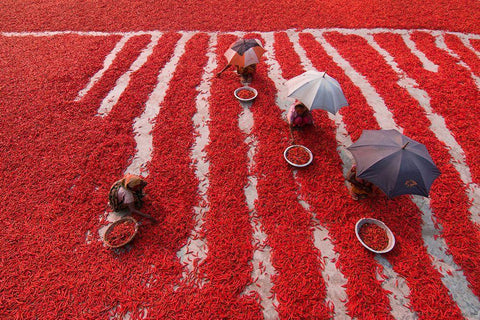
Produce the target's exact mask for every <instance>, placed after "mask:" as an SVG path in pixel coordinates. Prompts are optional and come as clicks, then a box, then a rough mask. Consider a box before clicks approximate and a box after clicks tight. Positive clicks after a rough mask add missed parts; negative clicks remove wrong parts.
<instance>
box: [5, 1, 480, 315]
mask: <svg viewBox="0 0 480 320" xmlns="http://www.w3.org/2000/svg"><path fill="white" fill-rule="evenodd" d="M242 6H245V4H242V5H240V4H239V3H233V2H231V3H228V2H227V3H225V2H224V1H222V2H220V1H186V2H180V1H178V2H177V1H162V2H161V4H159V1H53V0H50V1H42V2H35V3H28V2H26V1H18V0H17V1H13V0H6V1H3V2H2V4H0V32H1V33H0V70H1V72H0V110H1V111H0V112H1V118H0V123H1V126H0V128H1V130H0V150H1V160H0V166H1V170H2V174H1V175H0V195H1V198H0V199H1V203H2V207H1V209H0V222H1V225H2V228H1V229H0V230H1V231H0V247H1V250H0V269H1V270H2V272H1V275H0V277H1V279H0V318H6V319H35V318H38V319H99V318H100V319H108V318H124V317H130V318H132V319H136V318H142V319H145V318H151V319H159V318H176V319H214V318H240V319H255V318H266V319H276V318H282V319H290V318H303V319H313V318H318V319H329V318H335V319H349V318H355V319H385V318H389V319H390V318H391V319H465V318H467V319H478V318H479V317H480V303H479V296H480V271H479V268H478V265H480V249H479V247H480V246H479V240H480V230H479V223H480V213H479V212H480V191H479V187H478V183H479V182H480V167H479V166H478V159H479V157H478V154H480V144H479V141H480V139H479V136H480V134H479V125H478V123H479V122H478V116H479V115H480V104H479V88H480V78H479V77H480V61H479V57H480V31H479V29H478V26H479V15H480V10H479V9H480V8H479V3H478V1H443V3H439V1H413V2H412V1H408V2H407V1H397V2H395V1H392V2H389V3H384V2H381V1H369V2H368V4H365V2H363V1H354V0H351V1H347V2H345V1H329V2H328V3H324V2H320V1H314V2H311V1H309V2H306V1H294V2H283V1H282V2H277V1H271V2H267V1H250V2H248V6H249V7H248V8H243V7H242ZM239 37H255V38H258V39H260V40H261V41H262V43H263V44H264V46H265V48H266V50H267V52H266V54H265V55H264V57H263V60H262V62H261V63H260V64H259V66H258V69H257V74H256V75H255V78H254V80H253V82H252V84H251V86H252V87H254V88H256V89H257V90H258V92H259V95H258V97H257V99H256V100H255V101H254V102H253V103H252V104H251V105H242V104H240V103H239V102H238V101H237V100H236V99H235V97H234V96H233V91H234V90H235V89H236V88H237V87H239V85H240V83H239V81H238V77H237V76H236V75H235V74H234V73H233V72H232V71H227V72H225V73H224V74H223V75H222V77H221V78H215V77H213V75H214V74H215V73H216V72H217V71H219V70H220V69H221V68H223V66H224V64H225V59H224V57H223V53H224V52H225V50H226V49H227V48H228V46H229V45H230V44H231V43H232V42H233V41H235V39H237V38H239ZM310 69H313V70H315V69H316V70H320V71H327V72H328V73H329V74H330V75H331V76H333V77H335V78H336V79H337V80H338V81H339V82H340V83H341V85H342V88H343V90H344V92H345V95H346V97H347V99H348V101H349V103H350V106H348V107H345V108H343V109H342V110H341V111H340V112H339V113H338V114H337V115H336V116H333V115H330V114H327V113H326V112H324V111H315V112H314V121H315V126H314V127H313V128H311V129H309V130H306V131H304V132H297V133H296V135H295V142H296V143H299V144H303V145H306V146H307V147H309V148H310V149H311V150H312V152H313V154H314V161H313V163H312V165H310V166H309V167H307V168H304V169H302V170H293V168H292V167H290V166H289V165H288V164H287V163H286V162H285V161H284V159H283V151H284V149H285V148H286V147H287V146H289V144H290V141H289V140H290V135H289V131H288V126H287V124H286V122H285V120H284V119H285V110H286V109H287V108H288V106H289V104H290V103H291V100H289V99H288V98H287V97H286V94H285V85H284V83H285V81H286V80H287V79H290V78H292V77H294V76H296V75H298V74H300V73H302V72H303V71H305V70H310ZM363 129H397V130H400V131H403V133H404V134H406V135H408V136H409V137H411V138H413V139H415V140H417V141H419V142H421V143H423V144H425V146H426V147H427V149H428V150H429V152H430V154H431V156H432V158H433V160H434V161H435V163H436V165H437V166H438V168H439V169H440V170H441V172H442V175H441V176H440V177H439V178H438V179H437V180H436V181H435V182H434V184H433V186H432V189H431V194H430V197H429V198H422V197H410V196H400V197H397V198H394V199H391V200H389V199H387V198H386V197H385V196H384V195H383V194H382V193H380V192H379V193H378V194H377V196H376V197H374V198H372V199H368V200H365V201H360V202H355V201H353V200H352V199H351V198H350V197H349V195H348V191H347V188H346V187H345V184H344V179H343V177H344V175H345V172H346V170H348V169H349V168H350V165H351V162H352V158H351V154H350V153H349V152H348V151H346V149H345V148H346V147H348V146H349V145H350V144H351V143H352V142H354V141H356V140H357V139H358V137H359V136H360V134H361V132H362V130H363ZM125 172H132V173H138V174H142V175H144V176H145V177H146V179H147V180H148V182H149V185H148V186H147V188H146V192H147V194H148V199H147V202H146V206H145V208H144V211H145V212H147V213H149V214H152V215H153V216H155V217H157V219H158V220H159V223H158V224H156V225H152V224H151V223H150V222H149V221H148V220H143V219H140V218H139V221H141V223H142V225H141V226H140V229H139V234H138V235H137V237H136V238H135V239H134V241H133V242H132V244H131V245H128V246H127V247H126V248H124V249H120V250H109V249H107V248H106V247H104V245H103V242H102V238H101V235H102V233H103V232H104V230H105V226H106V225H108V224H109V223H110V222H111V221H113V220H114V219H117V218H118V217H117V216H116V215H115V214H113V213H112V212H111V210H110V209H109V208H108V207H107V204H106V202H107V193H108V190H109V188H110V186H111V184H112V183H113V182H114V181H116V180H117V179H119V177H121V176H122V175H123V174H124V173H125ZM361 217H373V218H377V219H380V220H382V221H384V222H385V223H386V224H387V225H388V226H389V227H390V228H391V229H392V231H393V233H394V234H395V237H396V245H395V248H394V249H393V250H392V251H391V252H389V253H388V254H384V255H374V254H373V253H370V252H368V251H367V250H365V249H364V248H363V247H362V246H361V244H360V243H359V242H358V240H357V238H356V236H355V232H354V226H355V223H356V222H357V220H358V219H359V218H361ZM137 218H138V217H137Z"/></svg>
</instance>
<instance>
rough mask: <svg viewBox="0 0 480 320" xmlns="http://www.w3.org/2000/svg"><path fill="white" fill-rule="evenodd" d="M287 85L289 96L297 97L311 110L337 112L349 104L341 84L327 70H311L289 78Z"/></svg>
mask: <svg viewBox="0 0 480 320" xmlns="http://www.w3.org/2000/svg"><path fill="white" fill-rule="evenodd" d="M285 85H286V86H287V90H288V92H287V93H288V96H289V97H294V98H297V99H298V100H299V101H301V102H302V103H303V104H304V105H305V106H306V107H307V108H308V109H309V110H313V109H323V110H327V111H328V112H330V113H333V114H335V113H337V112H338V110H340V108H342V107H344V106H348V102H347V99H346V98H345V95H344V94H343V91H342V88H341V87H340V84H339V83H338V81H337V80H335V79H334V78H332V77H330V76H329V75H328V74H327V73H326V72H318V71H313V70H309V71H306V72H304V73H302V74H301V75H299V76H296V77H294V78H292V79H290V80H288V81H287V82H286V83H285Z"/></svg>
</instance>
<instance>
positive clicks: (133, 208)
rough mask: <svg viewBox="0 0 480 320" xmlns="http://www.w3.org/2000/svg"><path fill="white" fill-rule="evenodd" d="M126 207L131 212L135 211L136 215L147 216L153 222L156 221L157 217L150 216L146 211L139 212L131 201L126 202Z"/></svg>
mask: <svg viewBox="0 0 480 320" xmlns="http://www.w3.org/2000/svg"><path fill="white" fill-rule="evenodd" d="M128 209H130V212H132V213H136V214H138V215H141V216H142V217H144V218H147V219H150V220H152V222H154V223H157V222H158V221H157V219H155V218H154V217H152V216H151V215H149V214H147V213H143V212H141V211H140V210H138V209H137V208H135V204H134V203H133V202H131V203H129V204H128Z"/></svg>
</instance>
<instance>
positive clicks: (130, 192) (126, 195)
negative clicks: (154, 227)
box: [108, 174, 157, 223]
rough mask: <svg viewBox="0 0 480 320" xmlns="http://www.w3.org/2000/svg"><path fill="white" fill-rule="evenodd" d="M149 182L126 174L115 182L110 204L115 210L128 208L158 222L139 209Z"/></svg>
mask: <svg viewBox="0 0 480 320" xmlns="http://www.w3.org/2000/svg"><path fill="white" fill-rule="evenodd" d="M146 185H147V182H146V181H145V180H143V179H142V178H141V177H139V176H137V175H133V174H126V175H125V176H124V177H123V179H121V180H118V181H117V182H115V183H114V184H113V185H112V187H111V188H110V192H109V194H108V204H109V205H110V207H111V208H112V209H113V210H114V211H117V212H118V211H123V210H128V211H129V213H130V214H132V213H136V214H138V215H141V216H142V217H145V218H147V219H150V220H151V221H152V222H154V223H156V222H157V220H156V219H155V218H154V217H152V216H151V215H149V214H146V213H143V212H141V211H140V210H139V209H140V208H141V207H142V205H143V197H144V196H145V194H144V193H143V188H145V186H146Z"/></svg>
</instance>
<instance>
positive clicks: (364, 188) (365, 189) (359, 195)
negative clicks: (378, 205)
mask: <svg viewBox="0 0 480 320" xmlns="http://www.w3.org/2000/svg"><path fill="white" fill-rule="evenodd" d="M346 180H347V184H348V191H349V192H350V195H351V196H352V199H353V200H358V199H365V198H367V197H368V196H370V195H372V194H373V193H372V192H373V184H372V183H371V182H368V181H366V180H363V179H361V178H359V177H357V166H355V165H354V166H352V168H351V169H350V172H349V173H348V175H347V178H346Z"/></svg>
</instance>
